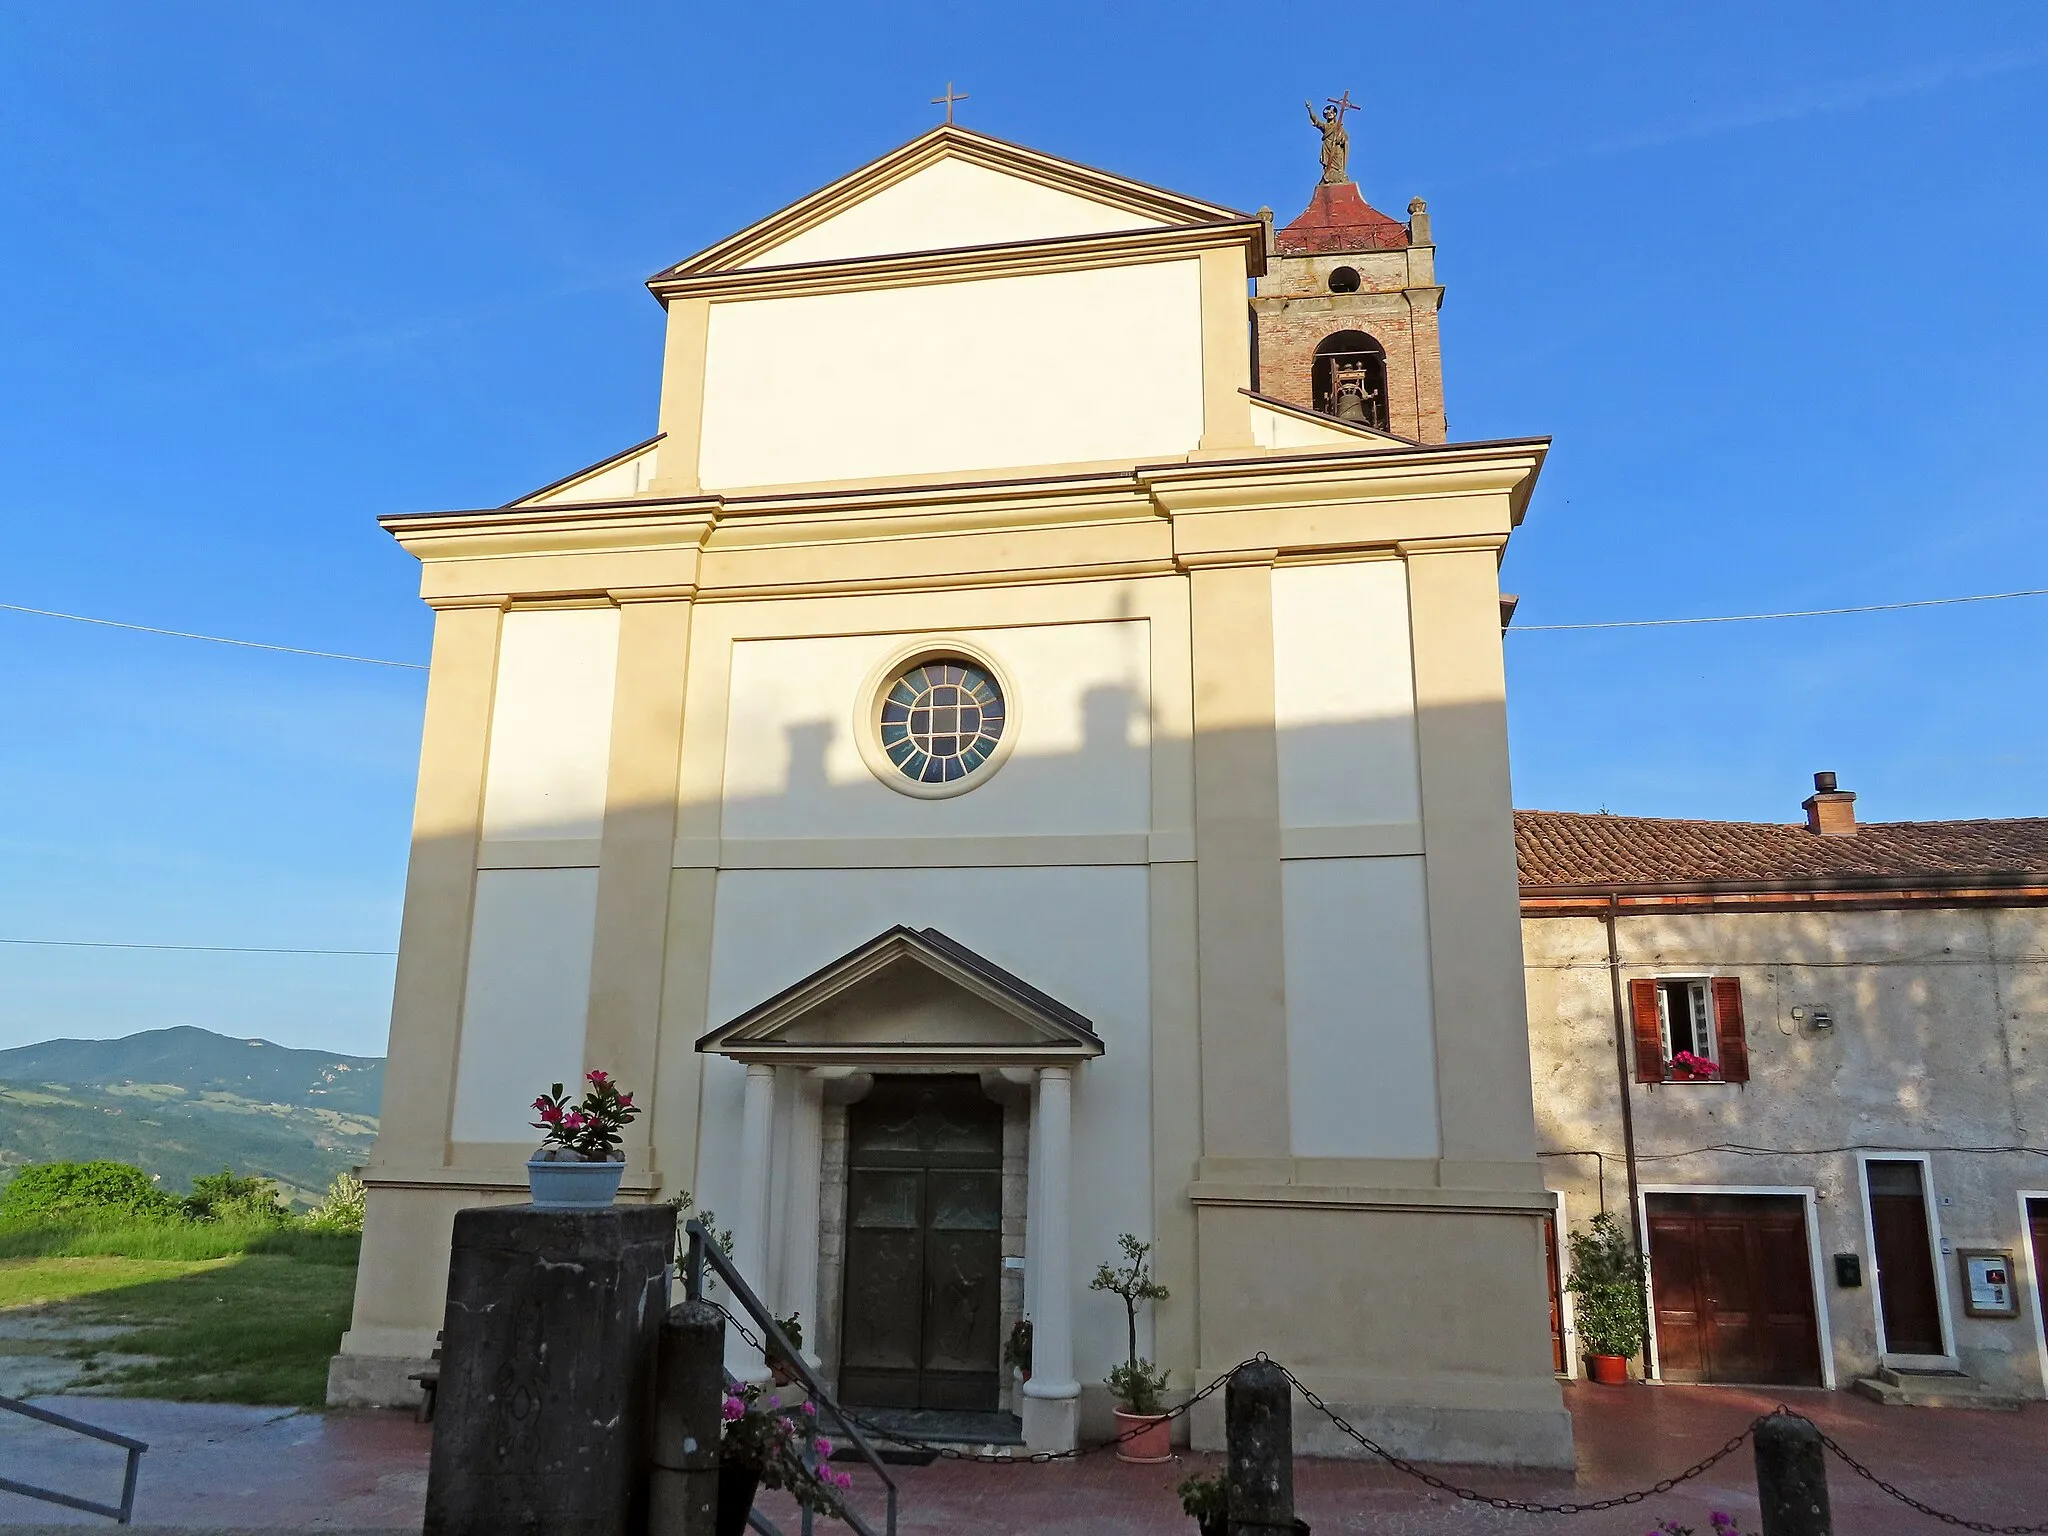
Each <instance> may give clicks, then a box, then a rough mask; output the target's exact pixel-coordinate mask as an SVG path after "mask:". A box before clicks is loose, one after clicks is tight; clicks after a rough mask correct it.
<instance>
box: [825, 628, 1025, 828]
mask: <svg viewBox="0 0 2048 1536" xmlns="http://www.w3.org/2000/svg"><path fill="white" fill-rule="evenodd" d="M933 661H961V662H965V663H967V664H968V665H969V666H973V667H979V668H980V669H981V670H982V671H984V672H986V673H987V674H988V675H989V676H990V677H992V678H994V679H995V685H996V687H997V689H998V690H999V691H1000V692H1001V693H1002V696H1003V733H1002V735H1000V736H998V737H997V738H996V745H995V750H994V751H992V752H991V753H989V755H988V758H987V760H986V761H984V762H983V763H982V764H981V765H980V766H979V767H977V768H974V769H972V770H971V771H969V772H968V773H965V774H963V775H962V776H961V777H959V778H957V779H952V780H948V781H947V782H945V783H941V784H924V783H920V782H919V781H917V780H916V779H911V778H906V777H905V776H904V773H903V770H902V769H901V768H898V767H897V766H896V764H895V762H894V761H893V760H892V759H891V758H890V756H889V754H888V752H886V751H885V750H884V749H883V747H882V701H883V700H884V699H885V698H886V697H887V696H888V693H889V690H890V688H891V687H893V686H894V685H895V682H896V679H897V678H898V677H900V676H902V675H903V674H904V673H905V672H908V671H909V670H910V669H911V668H912V667H921V666H923V665H925V664H926V663H927V662H933ZM1019 707H1020V704H1019V700H1018V697H1017V684H1016V681H1015V680H1014V679H1013V678H1012V677H1011V676H1010V669H1009V668H1008V667H1005V666H1004V665H1003V664H1002V663H1001V662H1000V661H998V660H997V659H996V658H995V657H994V656H992V655H991V654H990V653H989V651H988V649H987V648H986V647H985V646H983V645H981V644H980V643H978V642H976V641H973V640H969V639H966V638H965V637H963V636H960V635H926V636H923V637H921V638H919V639H918V640H915V641H913V642H911V643H910V644H907V645H900V646H898V647H896V648H895V649H894V650H892V651H890V652H889V654H888V655H887V656H885V657H883V658H882V660H881V661H880V662H878V663H877V664H876V665H875V666H874V667H873V668H871V669H870V670H869V672H868V675H867V677H866V678H865V679H863V680H862V682H861V687H860V694H859V696H858V702H857V703H856V704H855V705H854V716H853V739H854V743H855V745H857V746H858V747H859V748H860V758H861V761H862V762H864V763H866V764H867V767H868V772H869V773H872V774H873V775H874V776H875V777H876V778H878V779H880V780H881V781H882V783H883V784H884V785H886V786H887V787H888V788H890V789H893V790H895V791H896V793H897V794H899V795H907V796H908V797H909V798H911V799H912V800H950V799H952V798H953V797H954V796H955V795H964V794H966V793H967V792H968V791H969V790H972V789H979V788H981V786H982V785H984V784H986V783H987V782H988V781H989V780H990V779H992V778H994V777H995V776H996V774H997V773H998V772H1000V771H1001V769H1002V766H1003V764H1004V763H1006V762H1008V761H1009V760H1010V753H1011V752H1012V751H1013V750H1015V748H1016V745H1017V713H1018V709H1019Z"/></svg>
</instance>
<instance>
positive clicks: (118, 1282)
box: [0, 1256, 227, 1308]
mask: <svg viewBox="0 0 2048 1536" xmlns="http://www.w3.org/2000/svg"><path fill="white" fill-rule="evenodd" d="M212 1262H214V1263H216V1264H220V1263H225V1262H227V1261H226V1260H224V1259H216V1260H213V1261H212ZM198 1267H199V1265H197V1264H189V1263H180V1262H178V1261H177V1260H174V1259H123V1258H114V1257H108V1256H95V1257H92V1258H61V1259H0V1308H4V1307H40V1306H46V1305H48V1304H49V1303H51V1302H55V1301H72V1300H75V1299H77V1298H78V1297H80V1296H90V1295H93V1294H94V1293H96V1292H99V1291H116V1290H125V1289H126V1288H128V1287H129V1286H135V1285H146V1284H148V1283H149V1282H151V1281H153V1280H171V1279H175V1278H177V1277H178V1276H180V1275H185V1274H189V1273H191V1272H192V1271H193V1270H194V1269H196V1268H198Z"/></svg>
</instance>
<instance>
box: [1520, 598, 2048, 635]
mask: <svg viewBox="0 0 2048 1536" xmlns="http://www.w3.org/2000/svg"><path fill="white" fill-rule="evenodd" d="M2014 597H2048V587H2030V588H2028V589H2027V590H2026V591H2024V592H1981V593H1978V594H1976V595H1975V596H1972V597H1923V598H1921V599H1919V600H1918V601H1917V602H1910V603H1861V604H1858V605H1857V606H1856V607H1853V608H1797V609H1794V610H1792V611H1791V612H1789V613H1720V614H1714V615H1712V616H1711V617H1706V618H1694V619H1609V620H1607V621H1606V622H1604V623H1599V624H1513V625H1510V626H1509V628H1508V633H1509V634H1511V635H1527V634H1535V633H1538V632H1541V631H1546V630H1548V631H1555V630H1561V629H1662V628H1665V627H1666V626H1669V625H1673V624H1753V623H1756V622H1757V621H1758V620H1760V619H1827V618H1833V617H1835V616H1836V615H1837V614H1844V613H1892V612H1896V611H1897V610H1898V609H1901V608H1946V607H1948V606H1950V605H1951V604H1954V603H2002V602H2004V601H2005V600H2006V599H2008V598H2014Z"/></svg>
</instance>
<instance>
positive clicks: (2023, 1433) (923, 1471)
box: [0, 1383, 2048, 1536]
mask: <svg viewBox="0 0 2048 1536" xmlns="http://www.w3.org/2000/svg"><path fill="white" fill-rule="evenodd" d="M1781 1398H1782V1399H1783V1400H1784V1401H1786V1402H1788V1403H1789V1404H1790V1406H1791V1407H1793V1408H1794V1409H1796V1410H1797V1411H1799V1412H1801V1413H1805V1414H1807V1415H1809V1416H1810V1417H1812V1418H1813V1419H1814V1420H1816V1421H1817V1422H1818V1423H1819V1424H1820V1425H1821V1426H1822V1428H1824V1429H1825V1430H1826V1431H1827V1432H1828V1433H1829V1434H1831V1435H1833V1436H1835V1438H1837V1439H1838V1440H1840V1441H1841V1442H1842V1443H1843V1445H1844V1446H1845V1447H1846V1448H1847V1449H1849V1450H1850V1451H1851V1452H1853V1453H1854V1454H1856V1455H1858V1456H1860V1457H1862V1458H1863V1459H1865V1460H1867V1461H1869V1462H1870V1463H1872V1464H1873V1465H1874V1466H1875V1467H1876V1468H1877V1469H1878V1470H1879V1471H1880V1473H1881V1474H1882V1475H1884V1476H1886V1477H1888V1478H1890V1479H1891V1480H1892V1481H1894V1482H1897V1483H1899V1484H1901V1485H1902V1486H1904V1487H1905V1488H1907V1489H1908V1490H1909V1491H1911V1492H1913V1493H1915V1494H1917V1495H1918V1496H1920V1497H1921V1498H1923V1499H1925V1500H1927V1501H1928V1502H1929V1503H1932V1504H1936V1505H1939V1506H1941V1507H1943V1508H1946V1509H1951V1510H1954V1511H1956V1512H1958V1513H1961V1514H1963V1515H1966V1516H1968V1517H1971V1518H1974V1519H1979V1520H1987V1521H1995V1522H1998V1523H2001V1524H2018V1523H2035V1522H2040V1521H2044V1520H2048V1404H2039V1403H2037V1404H2033V1405H2030V1406H2029V1407H2028V1408H2027V1409H2026V1410H2025V1411H2024V1412H2021V1413H1974V1412H1962V1411H1958V1410H1937V1409H1920V1410H1916V1409H1905V1408H1881V1407H1879V1406H1878V1405H1877V1404H1875V1403H1868V1402H1865V1401H1863V1400H1862V1399H1861V1398H1856V1397H1850V1396H1847V1395H1844V1394H1837V1393H1828V1392H1785V1393H1773V1392H1768V1391H1750V1390H1743V1389H1738V1388H1729V1387H1646V1386H1640V1385H1637V1386H1630V1387H1624V1388H1613V1387H1593V1386H1589V1385H1586V1384H1583V1383H1575V1384H1573V1385H1572V1386H1570V1387H1568V1388H1567V1389H1566V1401H1567V1402H1568V1404H1569V1405H1570V1407H1571V1410H1572V1416H1573V1422H1574V1426H1575V1428H1576V1431H1577V1435H1578V1446H1579V1467H1578V1472H1577V1475H1576V1476H1570V1475H1566V1474H1563V1473H1536V1472H1520V1473H1514V1472H1492V1471H1485V1470H1481V1469H1476V1468H1457V1469H1447V1468H1439V1469H1438V1470H1439V1471H1440V1472H1443V1473H1444V1475H1446V1476H1448V1477H1451V1478H1453V1479H1462V1480H1464V1481H1467V1482H1469V1483H1471V1484H1473V1485H1474V1486H1476V1487H1479V1488H1482V1489H1485V1490H1487V1491H1488V1492H1497V1493H1500V1494H1504V1495H1507V1496H1510V1497H1514V1498H1521V1499H1531V1500H1539V1501H1542V1502H1546V1503H1555V1502H1559V1501H1563V1500H1567V1499H1569V1500H1578V1501H1582V1502H1583V1501H1591V1500H1594V1499H1598V1498H1602V1497H1606V1496H1609V1495H1611V1494H1613V1493H1617V1492H1621V1491H1623V1490H1625V1489H1628V1488H1634V1487H1640V1486H1642V1485H1644V1484H1647V1483H1652V1482H1655V1481H1656V1480H1657V1479H1659V1478H1660V1477H1664V1476H1667V1475H1669V1474H1671V1473H1673V1472H1676V1471H1678V1470H1680V1469H1682V1468H1683V1467H1685V1466H1686V1465H1688V1464H1689V1463H1691V1462H1694V1461H1696V1460H1698V1459H1699V1458H1700V1457H1702V1456H1703V1455H1705V1454H1706V1453H1707V1452H1708V1451H1710V1450H1712V1449H1714V1448H1715V1447H1716V1446H1718V1445H1720V1444H1722V1443H1723V1442H1724V1441H1725V1440H1726V1439H1727V1438H1728V1437H1729V1436H1730V1435H1732V1434H1734V1433H1736V1432H1737V1431H1739V1430H1740V1429H1741V1428H1742V1427H1743V1426H1744V1425H1745V1424H1747V1423H1748V1422H1749V1421H1750V1420H1751V1419H1753V1418H1754V1417H1755V1416H1756V1415H1757V1414H1759V1413H1762V1412H1767V1411H1769V1409H1770V1408H1772V1407H1773V1406H1774V1405H1775V1404H1776V1403H1777V1402H1778V1401H1780V1400H1781ZM46 1401H52V1400H46ZM52 1405H53V1406H59V1407H62V1408H65V1409H67V1410H69V1411H71V1412H73V1413H76V1414H78V1415H79V1416H80V1417H84V1418H89V1419H92V1420H93V1421H94V1422H97V1423H102V1424H105V1425H107V1426H109V1427H111V1428H115V1429H121V1430H125V1431H127V1432H130V1433H133V1434H137V1435H140V1436H141V1437H142V1438H144V1439H147V1440H149V1441H150V1443H151V1447H152V1448H151V1450H150V1452H149V1454H148V1455H147V1456H145V1457H144V1458H143V1473H142V1480H141V1487H140V1496H139V1498H138V1501H137V1522H136V1523H137V1527H138V1528H141V1529H145V1530H146V1529H149V1528H151V1527H156V1528H160V1529H179V1528H183V1529H186V1530H191V1529H193V1528H196V1527H255V1528H269V1529H277V1530H294V1531H298V1530H326V1531H337V1530H339V1529H342V1528H353V1529H376V1530H389V1531H398V1530H413V1531H417V1530H418V1529H419V1521H420V1515H421V1510H422V1507H423V1500H424V1497H425V1490H426V1461H427V1448H428V1443H429V1441H428V1436H429V1433H430V1431H429V1429H428V1428H427V1427H426V1426H422V1425H416V1424H414V1423H413V1422H412V1421H411V1419H410V1417H409V1416H407V1415H403V1414H395V1413H336V1414H326V1415H320V1414H290V1413H280V1412H279V1411H278V1410H276V1409H255V1408H234V1407H215V1406H209V1405H202V1404H174V1403H143V1402H130V1401H122V1400H119V1399H109V1398H73V1399H69V1400H61V1401H53V1402H52ZM1295 1411H1296V1412H1297V1413H1306V1412H1312V1411H1313V1410H1311V1409H1309V1408H1308V1407H1307V1406H1306V1405H1305V1404H1303V1403H1301V1402H1300V1401H1299V1400H1297V1401H1296V1403H1295ZM17 1422H20V1421H17ZM97 1449H98V1451H100V1452H104V1451H105V1450H106V1448H105V1447H99V1448H97ZM93 1451H94V1448H92V1447H81V1448H79V1449H78V1450H75V1451H74V1450H71V1449H69V1448H66V1447H64V1446H61V1445H59V1444H58V1443H57V1440H56V1439H54V1438H53V1439H51V1440H50V1441H49V1442H47V1443H44V1442H38V1443H37V1444H35V1445H30V1444H29V1443H28V1442H27V1441H25V1440H23V1439H21V1438H18V1437H17V1436H16V1435H14V1434H12V1433H10V1434H9V1435H6V1436H0V1464H10V1463H11V1464H12V1465H13V1466H15V1467H19V1466H23V1465H27V1466H28V1467H29V1468H30V1470H29V1472H28V1475H30V1476H32V1477H35V1478H38V1479H40V1480H43V1481H46V1482H53V1483H59V1484H60V1485H62V1486H67V1487H76V1488H77V1489H79V1491H82V1492H98V1491H102V1489H101V1484H102V1483H103V1482H104V1481H105V1480H106V1478H107V1476H108V1475H111V1477H112V1478H113V1486H114V1487H116V1488H117V1487H118V1486H119V1484H118V1479H119V1467H118V1458H115V1459H114V1460H112V1461H111V1462H109V1463H108V1464H107V1465H105V1466H103V1465H101V1462H102V1461H106V1460H107V1458H106V1457H105V1456H99V1457H98V1458H97V1459H95V1457H94V1455H93ZM25 1457H26V1458H28V1460H27V1461H26V1462H24V1458H25ZM1214 1465H1215V1458H1213V1457H1190V1458H1185V1459H1183V1460H1182V1461H1179V1462H1176V1463H1173V1464H1170V1465H1166V1466H1157V1467H1138V1466H1126V1465H1123V1464H1122V1463H1120V1462H1117V1461H1116V1460H1114V1459H1113V1458H1112V1457H1110V1456H1107V1455H1096V1456H1089V1457H1086V1458H1084V1459H1083V1460H1081V1461H1080V1462H1078V1463H1074V1464H1068V1465H1055V1466H1043V1467H1033V1466H1020V1467H980V1466H968V1465H959V1464H955V1463H947V1462H941V1463H938V1464H936V1465H933V1466H930V1467H902V1468H897V1469H895V1472H896V1476H897V1481H898V1483H899V1485H900V1487H901V1489H902V1494H901V1505H900V1510H901V1523H900V1529H901V1530H902V1531H903V1532H904V1533H905V1536H913V1533H914V1536H937V1533H947V1536H951V1533H955V1532H1037V1531H1058V1532H1066V1533H1072V1536H1112V1533H1115V1536H1127V1533H1145V1532H1162V1533H1164V1532H1171V1533H1173V1536H1192V1533H1193V1526H1192V1525H1191V1524H1189V1523H1188V1522H1187V1521H1186V1520H1185V1518H1184V1517H1183V1516H1182V1515H1181V1513H1180V1509H1179V1504H1178V1501H1177V1500H1176V1499H1175V1498H1174V1495H1173V1487H1174V1484H1176V1483H1177V1482H1179V1481H1180V1479H1181V1478H1183V1477H1185V1476H1186V1475H1187V1473H1188V1472H1189V1470H1191V1469H1192V1468H1195V1467H1203V1468H1207V1467H1213V1466H1214ZM13 1475H16V1476H20V1475H23V1473H22V1472H21V1471H14V1472H13ZM860 1475H861V1478H862V1482H861V1483H860V1485H859V1488H858V1493H859V1496H860V1501H861V1506H862V1507H863V1508H864V1509H874V1510H877V1511H879V1507H880V1506H879V1501H878V1500H876V1499H875V1498H874V1497H873V1489H872V1484H871V1483H870V1482H869V1481H868V1480H867V1475H866V1474H865V1472H862V1473H861V1474H860ZM1752 1478H1753V1470H1752V1462H1751V1460H1750V1454H1749V1450H1748V1448H1747V1447H1744V1448H1743V1449H1742V1450H1740V1451H1738V1452H1736V1454H1735V1455H1733V1456H1731V1457H1729V1458H1728V1459H1727V1460H1726V1461H1724V1462H1722V1463H1721V1464H1720V1465H1719V1466H1717V1467H1715V1468H1714V1469H1713V1470H1712V1471H1710V1472H1709V1473H1707V1474H1706V1475H1705V1476H1703V1477H1702V1478H1700V1479H1699V1480H1698V1481H1697V1482H1693V1483H1689V1484H1687V1485H1686V1486H1685V1487H1684V1488H1682V1489H1678V1490H1674V1491H1673V1492H1672V1493H1669V1494H1664V1495H1659V1496H1657V1497H1655V1498H1652V1499H1649V1500H1646V1501H1645V1502H1643V1503H1641V1504H1638V1505H1634V1506H1631V1507H1629V1508H1626V1509H1620V1510H1611V1511H1607V1512H1604V1513H1600V1514H1590V1515H1579V1516H1550V1515H1525V1514H1512V1513H1506V1512H1502V1511H1497V1510H1492V1509H1488V1508H1486V1507H1484V1506H1475V1505H1470V1504H1464V1503H1460V1502H1458V1501H1457V1500H1455V1499H1452V1498H1450V1497H1449V1496H1447V1495H1444V1494H1441V1493H1437V1492H1434V1491H1432V1490H1430V1489H1429V1488H1427V1487H1424V1486H1422V1485H1420V1484H1418V1483H1416V1482H1414V1481H1412V1480H1411V1479H1408V1478H1406V1477H1404V1476H1402V1475H1401V1474H1399V1473H1397V1472H1395V1471H1393V1470H1392V1469H1390V1468H1387V1467H1384V1466H1379V1465H1373V1464H1369V1463H1365V1462H1354V1461H1309V1460H1304V1461H1301V1462H1298V1463H1296V1466H1295V1487H1296V1491H1297V1504H1298V1507H1299V1509H1300V1512H1301V1514H1302V1516H1303V1517H1304V1518H1305V1519H1306V1520H1308V1522H1309V1523H1310V1525H1311V1526H1312V1527H1313V1528H1314V1529H1315V1531H1317V1532H1318V1533H1320V1536H1331V1533H1337V1532H1347V1533H1355V1532H1368V1531H1369V1532H1374V1533H1384V1536H1434V1533H1444V1536H1450V1533H1466V1532H1488V1533H1490V1532H1496V1531H1498V1532H1523V1533H1528V1536H1551V1533H1564V1532H1583V1533H1585V1536H1642V1533H1643V1532H1645V1531H1648V1530H1649V1529H1650V1528H1651V1527H1652V1526H1654V1525H1655V1524H1656V1523H1657V1522H1658V1521H1661V1520H1665V1519H1676V1520H1678V1521H1679V1522H1680V1523H1682V1524H1686V1525H1691V1526H1694V1527H1695V1528H1696V1529H1698V1530H1699V1531H1701V1532H1702V1533H1704V1532H1705V1531H1706V1529H1707V1515H1708V1513H1709V1511H1711V1510H1714V1509H1725V1510H1728V1511H1730V1512H1731V1513H1733V1514H1734V1515H1736V1516H1737V1517H1738V1518H1739V1519H1740V1520H1742V1521H1743V1522H1744V1525H1745V1528H1746V1529H1752V1530H1753V1529H1754V1528H1755V1525H1756V1495H1755V1489H1754V1486H1753V1482H1752ZM1829 1479H1830V1483H1831V1486H1832V1490H1833V1495H1834V1505H1835V1511H1836V1521H1835V1529H1836V1530H1837V1531H1838V1532H1840V1533H1841V1536H1919V1533H1927V1532H1934V1531H1939V1530H1941V1529H1942V1527H1940V1526H1938V1525H1936V1524H1935V1523H1934V1522H1932V1521H1930V1520H1928V1519H1926V1518H1925V1517H1924V1516H1921V1515H1917V1514H1914V1513H1913V1512H1912V1511H1910V1510H1906V1509H1904V1508H1901V1507H1900V1506H1898V1505H1895V1504H1893V1503H1892V1502H1891V1501H1890V1500H1888V1499H1886V1498H1885V1497H1884V1496H1883V1495H1882V1494H1880V1493H1879V1492H1877V1490H1875V1489H1873V1488H1870V1487H1869V1486H1868V1485H1865V1484H1863V1483H1861V1482H1860V1480H1858V1479H1857V1478H1855V1477H1854V1475H1853V1474H1851V1473H1849V1472H1848V1470H1847V1469H1846V1468H1844V1467H1842V1466H1841V1465H1840V1464H1839V1463H1836V1464H1833V1465H1831V1466H1830V1468H1829ZM764 1504H765V1507H766V1508H767V1509H768V1510H769V1512H770V1513H771V1514H773V1515H774V1516H775V1517H776V1518H777V1519H778V1520H779V1521H781V1520H784V1516H785V1515H786V1514H788V1507H787V1505H786V1503H785V1502H783V1501H781V1500H780V1499H778V1498H777V1497H776V1496H773V1495H770V1496H766V1497H765V1499H764ZM76 1521H77V1523H80V1524H104V1522H101V1521H95V1520H92V1519H90V1517H87V1516H82V1515H81V1516H78V1517H76ZM37 1522H49V1523H51V1524H69V1523H71V1521H70V1520H69V1519H67V1517H66V1515H65V1514H64V1512H62V1511H60V1510H56V1509H53V1508H51V1507H49V1506H47V1505H38V1504H33V1503H30V1502H29V1501H27V1500H24V1499H19V1498H16V1497H14V1496H12V1495H6V1494H0V1527H20V1526H25V1525H32V1524H35V1523H37ZM784 1528H785V1529H786V1530H790V1531H794V1529H795V1522H794V1520H787V1521H785V1522H784ZM819 1528H820V1530H821V1531H830V1530H835V1529H843V1527H836V1526H831V1525H821V1526H820V1527H819Z"/></svg>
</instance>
